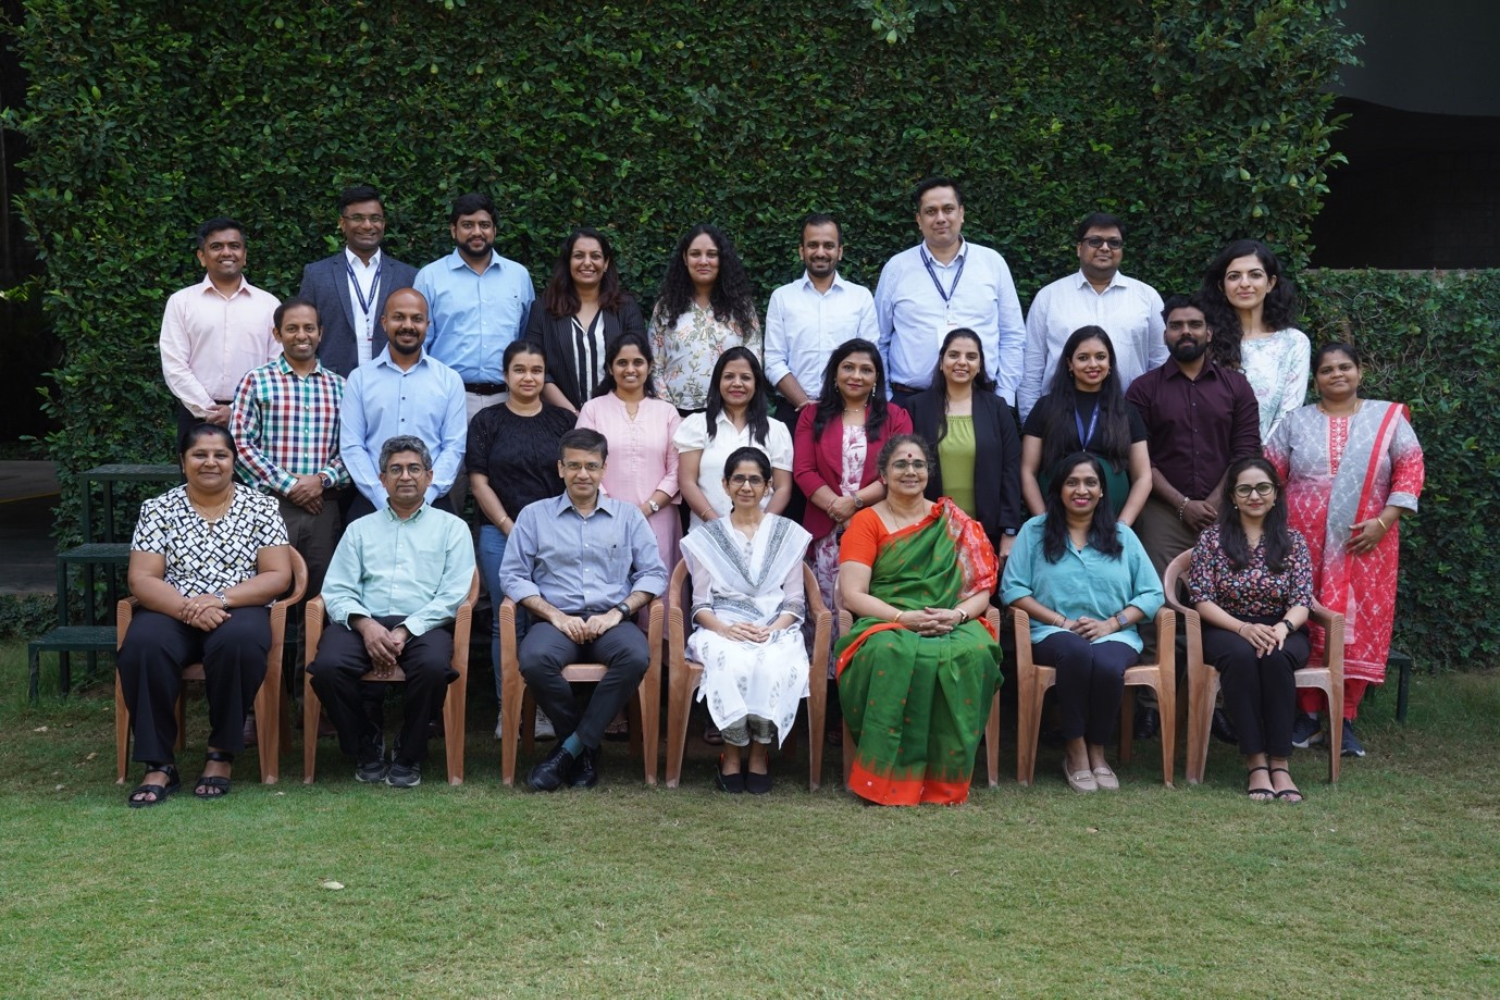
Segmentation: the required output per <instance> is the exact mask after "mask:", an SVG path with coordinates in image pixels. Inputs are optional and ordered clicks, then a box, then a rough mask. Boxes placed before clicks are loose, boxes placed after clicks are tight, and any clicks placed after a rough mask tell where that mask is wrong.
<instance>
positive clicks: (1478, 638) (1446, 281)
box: [1302, 271, 1500, 667]
mask: <svg viewBox="0 0 1500 1000" xmlns="http://www.w3.org/2000/svg"><path fill="white" fill-rule="evenodd" d="M1302 290H1303V292H1304V293H1305V298H1306V303H1307V318H1306V324H1305V325H1304V327H1303V328H1304V329H1305V330H1306V331H1307V334H1308V336H1309V337H1311V338H1312V340H1313V344H1314V349H1316V347H1317V345H1319V344H1322V343H1324V342H1326V341H1329V340H1344V341H1347V342H1351V343H1353V344H1354V345H1355V346H1356V347H1358V348H1359V349H1360V350H1361V351H1362V352H1364V353H1365V354H1367V355H1368V357H1367V359H1366V364H1367V366H1368V367H1367V370H1366V373H1365V381H1364V386H1363V390H1362V394H1363V395H1365V396H1368V397H1371V398H1375V399H1394V400H1401V401H1402V402H1405V403H1407V404H1408V405H1410V407H1411V413H1412V425H1413V426H1414V427H1415V428H1416V432H1417V436H1418V438H1420V439H1421V442H1422V451H1423V453H1424V455H1425V457H1426V462H1427V486H1426V489H1425V491H1424V492H1423V494H1422V511H1421V513H1420V514H1419V515H1418V516H1417V517H1416V518H1415V519H1413V520H1410V521H1408V522H1407V523H1406V526H1405V527H1404V528H1403V529H1402V538H1401V586H1400V592H1399V607H1398V616H1397V619H1396V644H1397V645H1398V646H1399V647H1401V648H1403V649H1405V650H1406V651H1408V652H1409V653H1411V654H1412V656H1413V657H1414V658H1415V659H1416V660H1417V662H1418V663H1419V664H1426V663H1440V664H1445V665H1452V666H1460V667H1466V666H1470V665H1473V664H1477V663H1485V662H1493V661H1494V658H1495V655H1496V653H1497V652H1500V622H1497V621H1496V619H1495V614H1494V608H1495V605H1496V603H1497V601H1500V572H1497V571H1496V568H1495V560H1494V558H1493V557H1492V556H1491V555H1490V553H1491V551H1492V550H1493V548H1494V545H1493V539H1494V530H1495V526H1496V525H1497V524H1500V450H1497V447H1496V436H1495V435H1496V428H1497V427H1500V419H1497V410H1496V406H1497V401H1500V340H1497V338H1496V336H1495V331H1496V329H1497V327H1500V271H1483V272H1473V273H1469V274H1462V273H1451V274H1442V273H1430V272H1415V273H1403V272H1390V271H1313V272H1309V273H1307V274H1305V275H1303V278H1302Z"/></svg>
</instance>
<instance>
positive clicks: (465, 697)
mask: <svg viewBox="0 0 1500 1000" xmlns="http://www.w3.org/2000/svg"><path fill="white" fill-rule="evenodd" d="M467 681H468V677H467V676H464V677H460V678H459V679H458V680H456V681H454V682H453V683H452V684H449V685H448V694H447V697H445V698H444V699H443V744H444V749H445V750H446V751H447V755H448V784H450V785H462V784H463V783H464V729H465V715H466V711H467V709H468V706H469V691H468V688H467V686H466V682H467Z"/></svg>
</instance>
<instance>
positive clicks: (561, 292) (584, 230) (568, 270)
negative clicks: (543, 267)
mask: <svg viewBox="0 0 1500 1000" xmlns="http://www.w3.org/2000/svg"><path fill="white" fill-rule="evenodd" d="M581 239H590V240H594V241H595V242H597V243H598V244H599V249H600V250H601V251H603V253H604V274H603V275H601V276H600V278H599V308H600V309H601V310H602V311H604V312H616V311H618V310H619V308H620V306H621V305H622V304H624V301H625V299H627V298H629V296H627V295H626V294H625V292H624V290H623V289H622V288H621V287H620V268H619V266H618V265H616V264H615V248H614V247H612V246H610V243H609V237H607V236H605V235H604V234H603V233H601V232H599V230H597V229H594V228H593V227H592V226H580V227H579V228H577V229H575V230H573V232H572V233H571V234H570V235H569V236H568V238H567V239H565V240H563V245H562V252H561V253H559V254H558V255H557V262H556V263H555V264H553V265H552V277H551V279H550V280H549V281H548V282H547V287H546V288H544V289H542V307H543V308H544V309H546V310H547V312H548V314H549V315H552V316H556V317H557V318H559V319H561V318H563V317H565V316H573V315H576V314H577V312H578V307H579V304H580V303H579V299H578V289H577V288H576V287H575V286H574V285H573V267H572V265H573V247H574V246H576V245H577V243H578V241H579V240H581Z"/></svg>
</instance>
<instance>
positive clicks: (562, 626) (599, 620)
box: [551, 608, 625, 645]
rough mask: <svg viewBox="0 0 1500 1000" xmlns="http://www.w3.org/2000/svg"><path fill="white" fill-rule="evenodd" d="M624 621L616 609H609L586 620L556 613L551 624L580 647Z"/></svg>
mask: <svg viewBox="0 0 1500 1000" xmlns="http://www.w3.org/2000/svg"><path fill="white" fill-rule="evenodd" d="M624 620H625V616H624V615H623V614H621V613H620V611H619V609H618V608H610V609H609V610H608V611H605V612H603V613H601V614H597V615H590V616H589V617H588V618H586V619H585V618H580V617H579V616H578V615H565V614H563V613H562V612H558V614H557V616H556V617H555V618H553V619H552V622H551V624H552V627H553V628H555V629H557V630H558V631H559V632H561V633H562V634H563V635H565V636H567V637H568V638H569V639H571V640H573V641H574V642H576V643H578V644H579V645H582V644H583V643H585V642H593V641H594V640H595V639H597V638H599V637H600V636H601V635H603V634H604V633H606V632H608V631H609V630H610V629H612V628H614V627H615V626H616V625H618V624H620V623H621V622H622V621H624Z"/></svg>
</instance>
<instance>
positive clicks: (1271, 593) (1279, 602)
mask: <svg viewBox="0 0 1500 1000" xmlns="http://www.w3.org/2000/svg"><path fill="white" fill-rule="evenodd" d="M1288 534H1290V535H1291V536H1292V548H1291V551H1290V552H1288V553H1287V557H1286V563H1285V566H1284V567H1283V569H1282V571H1281V572H1280V573H1273V572H1271V570H1270V569H1269V568H1268V567H1267V566H1266V543H1265V539H1264V538H1262V539H1261V541H1260V542H1259V543H1257V544H1256V546H1255V548H1254V549H1252V550H1251V552H1250V565H1248V566H1246V567H1245V568H1244V569H1238V570H1237V569H1235V568H1233V567H1232V566H1231V565H1230V564H1229V557H1228V556H1227V555H1225V554H1224V546H1223V543H1222V541H1221V540H1220V538H1219V526H1218V525H1217V524H1215V525H1211V526H1210V527H1208V528H1206V529H1204V531H1203V534H1202V535H1200V536H1198V544H1197V545H1196V546H1194V548H1193V561H1192V565H1191V566H1190V567H1189V569H1188V591H1189V593H1190V594H1191V598H1192V602H1193V603H1194V604H1199V603H1201V602H1203V601H1212V602H1213V603H1214V604H1217V605H1218V606H1219V607H1221V608H1223V609H1224V610H1225V611H1227V612H1228V613H1229V614H1231V615H1234V616H1235V617H1236V618H1249V617H1268V616H1281V615H1285V614H1286V612H1287V609H1288V608H1294V607H1298V606H1300V607H1304V608H1310V607H1312V601H1313V586H1312V560H1311V559H1310V558H1308V555H1307V542H1306V541H1304V540H1303V538H1302V533H1301V532H1300V531H1296V530H1294V529H1288Z"/></svg>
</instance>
